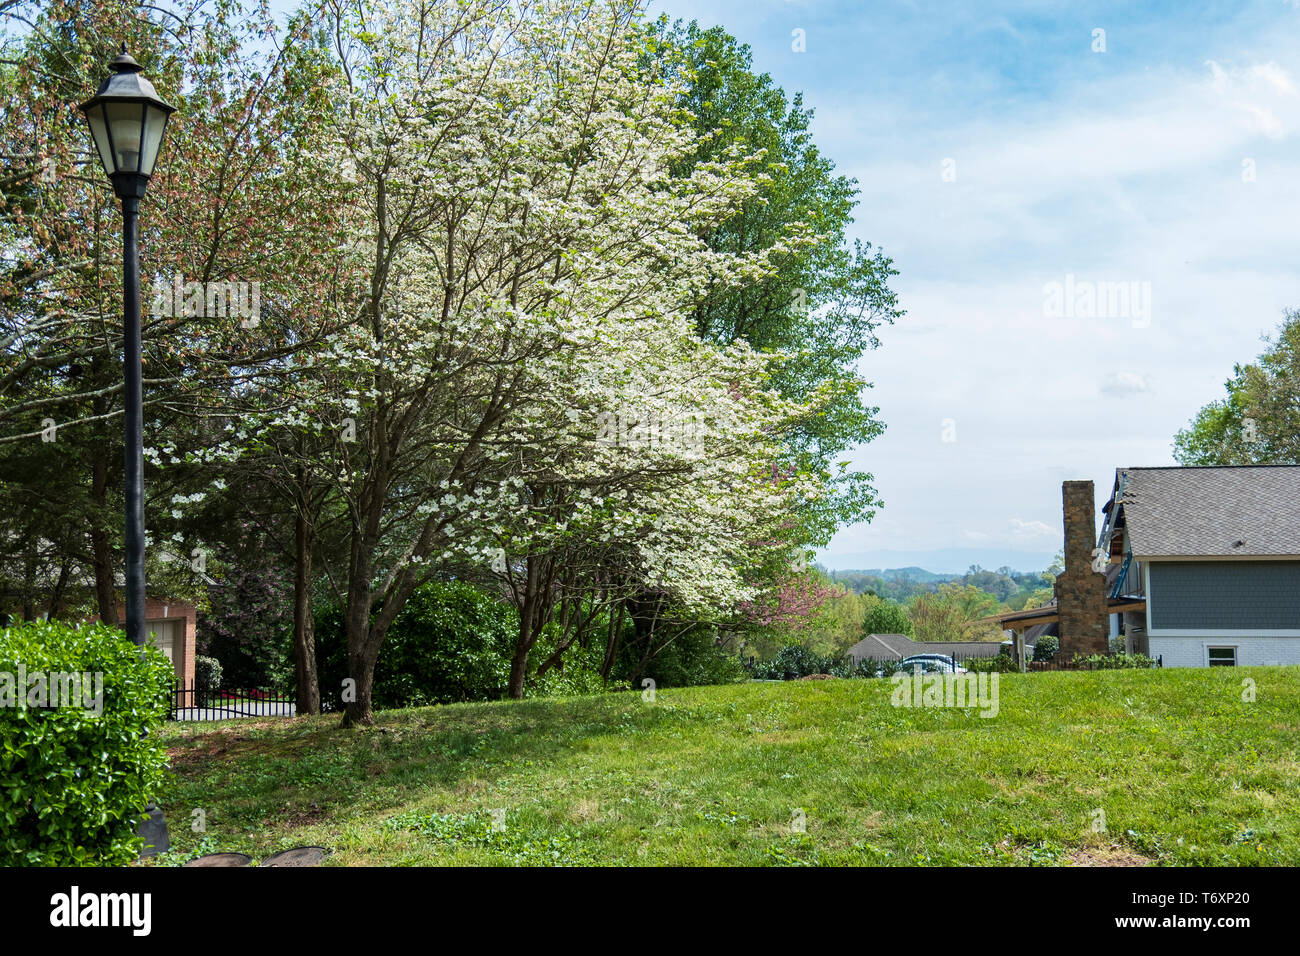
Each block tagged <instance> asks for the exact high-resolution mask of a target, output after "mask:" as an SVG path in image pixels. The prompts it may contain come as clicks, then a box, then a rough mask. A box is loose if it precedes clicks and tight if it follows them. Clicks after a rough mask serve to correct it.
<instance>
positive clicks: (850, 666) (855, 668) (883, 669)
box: [831, 657, 903, 677]
mask: <svg viewBox="0 0 1300 956" xmlns="http://www.w3.org/2000/svg"><path fill="white" fill-rule="evenodd" d="M902 669H903V663H902V661H900V660H898V659H897V658H894V659H891V660H887V661H878V660H876V659H875V658H874V657H863V658H861V659H859V660H858V661H857V662H856V663H855V662H854V661H853V660H852V659H849V658H846V659H845V661H844V663H843V665H841V666H839V667H838V668H837V669H836V670H833V671H831V673H832V674H834V675H835V676H836V677H876V676H880V677H893V676H894V675H895V674H897V673H898V672H899V671H901V670H902Z"/></svg>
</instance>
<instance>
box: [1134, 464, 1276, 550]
mask: <svg viewBox="0 0 1300 956" xmlns="http://www.w3.org/2000/svg"><path fill="white" fill-rule="evenodd" d="M1121 474H1127V476H1128V478H1127V481H1126V483H1125V487H1124V495H1123V501H1122V503H1121V504H1122V507H1123V510H1124V518H1125V521H1126V523H1127V525H1128V532H1129V542H1130V546H1131V548H1132V550H1133V553H1134V554H1135V555H1137V556H1138V557H1139V558H1141V557H1144V556H1154V555H1159V556H1177V557H1182V556H1186V557H1210V556H1216V557H1220V556H1232V557H1267V556H1277V555H1300V465H1236V466H1231V467H1210V468H1121V469H1117V471H1116V480H1117V481H1118V479H1119V476H1120V475H1121Z"/></svg>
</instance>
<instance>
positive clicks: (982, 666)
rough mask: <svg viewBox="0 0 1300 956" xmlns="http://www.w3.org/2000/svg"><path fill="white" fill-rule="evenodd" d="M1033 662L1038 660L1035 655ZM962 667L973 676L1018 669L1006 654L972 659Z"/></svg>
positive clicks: (1014, 660) (1012, 659) (1014, 661)
mask: <svg viewBox="0 0 1300 956" xmlns="http://www.w3.org/2000/svg"><path fill="white" fill-rule="evenodd" d="M1040 640H1041V639H1040ZM1053 640H1055V638H1053ZM1035 646H1036V647H1037V646H1038V645H1035ZM1034 660H1038V655H1037V653H1035V655H1034ZM962 666H963V667H965V668H966V670H968V671H970V672H971V673H973V674H992V673H994V672H997V673H999V674H1003V673H1007V672H1009V671H1017V670H1019V669H1020V668H1018V667H1016V659H1015V658H1014V657H1012V656H1011V655H1010V654H1007V653H1002V654H999V655H998V656H997V657H972V658H971V659H970V660H968V661H966V662H965V663H964V664H962Z"/></svg>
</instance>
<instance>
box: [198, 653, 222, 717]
mask: <svg viewBox="0 0 1300 956" xmlns="http://www.w3.org/2000/svg"><path fill="white" fill-rule="evenodd" d="M220 686H221V662H220V661H219V660H217V659H216V658H215V657H204V656H202V655H200V654H196V655H195V657H194V689H195V690H196V691H197V692H198V693H197V694H196V696H197V697H198V700H197V701H196V702H195V706H196V707H206V706H208V704H209V703H211V701H212V697H213V692H214V691H215V690H216V689H217V688H219V687H220Z"/></svg>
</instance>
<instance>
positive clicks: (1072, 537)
mask: <svg viewBox="0 0 1300 956" xmlns="http://www.w3.org/2000/svg"><path fill="white" fill-rule="evenodd" d="M1061 496H1062V498H1063V499H1064V505H1065V508H1064V510H1065V572H1064V573H1063V574H1061V575H1059V576H1058V577H1057V579H1056V585H1055V591H1056V607H1057V610H1058V612H1059V613H1060V616H1061V623H1060V634H1061V649H1060V652H1059V659H1060V660H1062V661H1068V660H1070V659H1071V658H1072V657H1074V655H1075V654H1105V653H1106V651H1107V650H1108V645H1107V639H1108V637H1109V635H1110V626H1109V625H1110V622H1109V620H1108V619H1107V614H1106V576H1105V575H1104V574H1099V573H1097V572H1096V571H1094V570H1093V569H1092V552H1093V549H1094V548H1095V547H1097V527H1096V521H1095V514H1096V513H1095V511H1094V502H1093V488H1092V482H1091V481H1067V482H1065V483H1064V484H1062V485H1061ZM1107 560H1109V558H1107Z"/></svg>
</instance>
